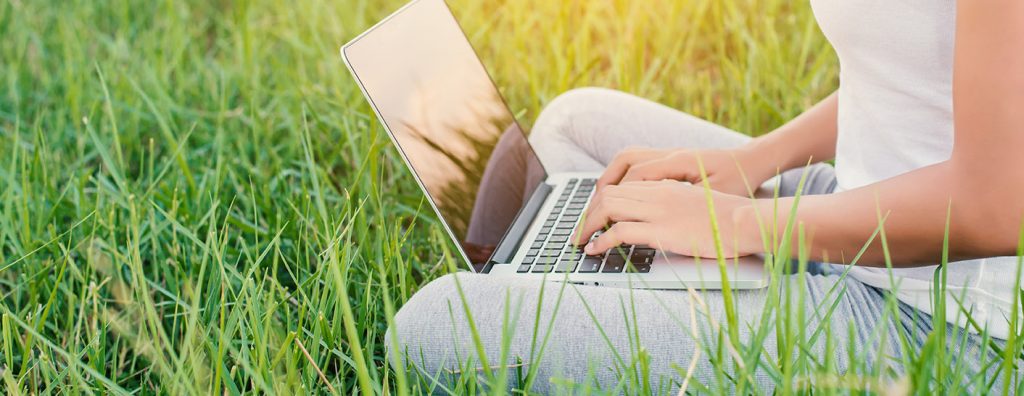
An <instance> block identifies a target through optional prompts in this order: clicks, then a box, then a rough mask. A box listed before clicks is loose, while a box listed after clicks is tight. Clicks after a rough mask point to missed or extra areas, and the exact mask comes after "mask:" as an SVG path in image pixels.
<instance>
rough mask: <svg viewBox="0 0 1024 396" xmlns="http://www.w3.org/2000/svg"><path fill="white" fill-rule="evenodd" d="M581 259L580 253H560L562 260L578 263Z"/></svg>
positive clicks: (581, 254)
mask: <svg viewBox="0 0 1024 396" xmlns="http://www.w3.org/2000/svg"><path fill="white" fill-rule="evenodd" d="M581 257H583V253H582V252H573V253H562V256H561V259H562V260H572V261H579V260H580V258H581Z"/></svg>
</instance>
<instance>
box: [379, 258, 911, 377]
mask: <svg viewBox="0 0 1024 396" xmlns="http://www.w3.org/2000/svg"><path fill="white" fill-rule="evenodd" d="M783 284H784V285H786V286H785V287H784V288H783V292H781V293H778V294H775V295H774V297H773V295H772V294H770V292H769V289H757V290H736V291H733V293H732V298H733V301H732V304H731V306H732V307H733V311H734V313H735V318H736V321H735V322H734V323H732V324H730V323H729V320H728V319H727V315H726V306H727V304H726V301H725V300H724V298H723V295H722V293H720V292H718V291H702V292H695V291H682V290H681V291H651V290H636V289H617V288H608V287H593V286H578V285H571V284H566V283H560V282H538V281H531V280H513V279H509V278H497V277H492V276H487V275H476V274H459V275H458V276H455V275H448V276H445V277H443V278H440V279H438V280H435V281H433V282H431V283H430V284H428V285H427V286H426V287H425V288H424V289H422V290H421V291H419V292H418V293H417V294H416V295H415V296H414V297H413V298H412V299H411V300H410V301H409V302H408V303H407V304H406V305H405V306H404V307H403V308H402V309H401V310H400V311H399V313H398V315H397V316H396V318H395V322H396V327H395V328H394V329H393V331H394V334H395V335H396V336H397V338H398V339H399V340H400V344H401V345H402V347H403V348H404V350H403V351H402V352H403V353H401V354H399V355H398V356H404V357H405V358H407V359H408V362H409V363H411V364H412V365H413V366H414V367H416V368H417V369H418V370H419V371H420V373H421V374H422V375H425V376H427V377H436V378H438V379H440V380H441V381H442V383H448V380H449V379H451V375H452V374H453V373H461V372H465V371H467V370H470V371H477V372H482V368H483V366H484V365H486V366H488V367H491V368H495V369H497V368H499V367H502V365H503V364H504V367H513V368H512V369H510V371H511V373H510V374H509V379H510V383H509V385H510V386H515V385H517V384H516V377H517V375H516V372H519V373H522V374H523V376H524V377H525V376H526V375H529V374H530V373H531V372H533V375H534V378H535V380H534V381H533V382H532V383H531V388H532V389H533V390H534V391H539V392H551V391H553V390H556V389H552V384H553V383H563V384H567V385H569V386H580V385H583V386H586V385H591V386H600V387H601V388H603V389H610V388H614V387H616V386H625V387H627V388H634V389H642V388H643V387H644V386H645V384H646V386H650V388H651V389H652V390H653V391H655V392H657V393H663V392H667V391H673V390H674V389H677V388H678V386H679V385H680V384H681V383H682V382H683V381H684V380H685V378H686V377H687V374H686V373H688V372H689V373H691V374H690V376H691V378H690V380H689V381H690V383H691V384H693V383H695V382H696V383H700V384H702V385H704V386H708V387H711V388H718V389H722V388H730V387H731V385H730V384H729V383H728V382H726V383H720V382H719V381H721V380H726V379H725V378H724V377H720V376H717V375H715V373H720V372H730V371H731V370H732V369H733V367H734V363H735V362H734V361H733V360H732V359H731V358H729V356H731V353H732V352H731V351H751V350H756V351H759V353H760V354H761V356H760V358H759V359H760V360H763V362H765V363H766V364H768V365H771V364H777V362H776V359H777V356H778V354H777V351H778V348H777V341H778V340H779V339H780V338H779V337H778V336H777V334H776V321H777V320H780V316H779V312H782V311H779V310H767V311H766V310H765V307H766V305H769V306H777V305H780V304H787V305H786V307H787V308H786V309H785V312H788V313H792V314H783V315H782V316H781V318H782V320H784V321H789V322H792V323H789V324H788V325H787V326H792V328H793V329H794V331H795V332H794V333H793V334H788V335H784V337H783V338H782V339H787V338H786V337H795V336H800V337H805V339H803V340H802V341H800V345H804V346H810V347H811V348H812V350H811V351H804V352H805V353H806V352H810V353H811V354H813V355H819V354H820V353H822V352H824V351H825V350H826V346H825V344H826V343H828V344H829V347H828V348H830V350H831V351H833V353H834V356H837V359H838V361H832V362H831V363H832V364H833V366H832V367H834V368H835V369H838V370H841V369H842V368H843V367H845V366H846V363H845V361H846V357H847V356H849V353H850V352H852V353H853V354H854V355H856V354H861V353H869V354H873V353H877V352H879V351H885V352H884V353H885V354H886V355H890V354H895V353H896V351H895V350H894V348H898V344H896V343H894V342H889V343H885V344H884V345H883V344H882V343H880V342H878V341H877V340H878V339H882V338H878V337H877V336H875V335H874V334H873V333H874V332H877V331H879V330H881V329H885V330H886V331H889V330H892V329H894V327H893V326H892V325H880V323H879V321H880V320H881V319H880V318H882V317H883V316H882V314H881V313H882V306H883V305H884V298H883V297H882V295H881V294H880V293H879V292H878V291H877V290H875V289H871V288H869V287H866V286H864V285H862V284H860V283H857V282H855V281H850V280H845V279H841V278H839V277H836V276H810V275H809V276H806V277H802V278H797V277H795V276H791V277H787V278H785V280H784V282H783ZM840 284H841V285H842V286H843V287H838V286H837V285H840ZM840 289H845V291H844V292H843V293H839V292H838V290H840ZM787 293H791V294H790V298H789V299H788V301H789V302H786V301H787V298H786V296H787ZM797 296H802V297H801V298H797ZM794 304H802V305H803V307H801V308H802V309H796V308H797V307H796V306H793V305H794ZM822 307H834V308H833V309H821V308H822ZM764 312H769V314H768V315H769V316H770V317H769V318H765V317H763V315H764ZM797 312H802V313H803V314H802V315H803V316H799V317H798V316H796V314H795V313H797ZM825 312H831V313H830V314H825ZM471 323H472V325H471ZM787 323H788V322H787ZM822 324H826V325H822ZM798 329H802V330H798ZM815 329H822V330H821V331H820V333H819V334H818V335H817V336H813V334H814V333H815ZM849 329H853V330H854V331H853V332H850V331H848V330H849ZM731 331H735V332H736V335H737V336H738V340H739V342H740V344H741V345H732V343H731V342H730V337H729V334H730V332H731ZM474 333H475V334H474ZM812 336H813V337H817V338H815V339H814V341H807V339H809V338H810V337H812ZM851 336H853V338H851ZM888 339H889V340H893V339H895V337H891V336H890V337H889V338H888ZM872 340H876V341H872ZM851 345H852V346H855V347H856V350H854V351H848V350H847V348H848V347H849V346H851ZM720 348H723V349H720ZM479 351H483V354H484V355H483V358H481V357H480V355H479V353H478V352H479ZM720 353H724V356H725V359H724V360H722V359H721V356H723V355H721V354H720ZM394 357H397V356H393V358H394ZM874 357H875V355H872V356H871V358H870V359H869V360H870V361H876V360H877V359H874ZM769 378H770V377H769V376H768V374H767V372H766V371H765V370H761V369H759V370H756V371H755V374H754V375H753V376H751V377H750V378H746V379H745V380H746V381H747V383H748V384H749V383H753V384H754V386H756V387H758V388H762V389H767V388H771V387H772V386H771V383H772V381H771V380H770V379H769ZM726 381H729V380H726ZM573 384H574V385H573ZM520 385H521V384H520ZM556 388H557V387H556ZM659 390H660V392H659Z"/></svg>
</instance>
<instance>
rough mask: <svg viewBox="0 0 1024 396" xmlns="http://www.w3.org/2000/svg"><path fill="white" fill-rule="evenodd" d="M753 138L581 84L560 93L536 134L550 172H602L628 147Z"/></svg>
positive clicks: (710, 144) (725, 143)
mask: <svg viewBox="0 0 1024 396" xmlns="http://www.w3.org/2000/svg"><path fill="white" fill-rule="evenodd" d="M749 140H750V137H748V136H746V135H743V134H741V133H739V132H736V131H733V130H731V129H729V128H726V127H723V126H721V125H717V124H714V123H711V122H708V121H705V120H702V119H700V118H697V117H694V116H691V115H689V114H686V113H684V112H681V111H678V110H675V109H672V108H670V107H668V106H665V105H662V104H659V103H656V102H652V101H649V100H647V99H643V98H640V97H637V96H633V95H630V94H627V93H624V92H619V91H614V90H610V89H604V88H580V89H574V90H571V91H568V92H566V93H564V94H562V95H559V96H558V97H557V98H555V99H554V100H553V101H551V103H550V104H548V105H547V107H545V108H544V110H543V111H542V112H541V114H540V116H539V117H538V118H537V122H536V123H534V126H533V130H532V131H531V132H530V143H531V144H532V145H533V147H534V149H535V150H536V151H537V154H538V156H539V157H540V159H541V162H542V163H543V164H544V166H545V167H546V168H547V170H548V171H549V172H572V171H600V170H602V169H604V167H605V165H607V164H608V163H609V162H611V160H612V159H613V158H614V157H615V155H616V154H617V153H618V152H619V151H621V150H622V149H624V148H627V147H633V146H645V147H659V148H669V147H679V148H691V149H704V148H728V147H736V146H740V145H742V144H744V143H746V142H747V141H749Z"/></svg>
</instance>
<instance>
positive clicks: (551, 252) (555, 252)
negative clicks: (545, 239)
mask: <svg viewBox="0 0 1024 396" xmlns="http://www.w3.org/2000/svg"><path fill="white" fill-rule="evenodd" d="M561 254H562V252H561V250H560V249H545V250H544V251H543V252H540V256H541V257H558V256H560V255H561Z"/></svg>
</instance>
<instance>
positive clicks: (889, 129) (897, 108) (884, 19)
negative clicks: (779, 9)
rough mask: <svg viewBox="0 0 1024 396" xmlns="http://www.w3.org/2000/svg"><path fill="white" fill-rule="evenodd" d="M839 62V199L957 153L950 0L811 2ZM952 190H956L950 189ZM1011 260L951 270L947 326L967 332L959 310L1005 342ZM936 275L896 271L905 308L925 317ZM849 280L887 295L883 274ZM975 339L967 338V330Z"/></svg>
mask: <svg viewBox="0 0 1024 396" xmlns="http://www.w3.org/2000/svg"><path fill="white" fill-rule="evenodd" d="M811 4H812V6H813V8H814V14H815V16H816V18H817V20H818V24H819V25H820V26H821V30H822V31H823V32H824V33H825V36H826V37H827V38H828V40H829V41H830V42H831V43H832V46H833V47H835V50H836V53H837V54H838V55H839V65H840V73H839V79H840V84H839V120H838V122H839V125H838V126H839V137H838V142H837V146H836V160H835V164H836V177H837V184H838V190H840V191H841V190H848V189H853V188H857V187H861V186H864V185H867V184H871V183H875V182H878V181H880V180H883V179H887V178H890V177H893V176H896V175H899V174H902V173H906V172H908V171H911V170H914V169H917V168H921V167H924V166H927V165H931V164H935V163H937V162H941V161H945V160H947V159H949V156H950V153H951V152H952V149H953V42H954V38H955V35H956V0H901V1H891V0H811ZM950 188H956V186H950ZM1016 268H1017V259H1016V258H1015V257H997V258H988V259H981V260H969V261H961V262H955V263H951V264H950V265H949V266H948V269H947V271H948V272H947V285H948V287H947V289H948V294H947V298H946V301H947V303H946V308H947V310H946V317H947V318H948V320H949V322H950V323H954V324H958V325H960V326H964V325H965V323H966V318H965V316H964V314H963V313H962V312H960V307H959V306H958V304H957V301H958V300H962V301H963V305H964V307H965V308H966V309H967V310H972V309H973V313H972V314H971V317H972V318H973V319H974V320H975V322H977V323H978V324H979V325H980V326H986V325H987V326H988V330H989V333H990V334H991V335H992V336H995V337H998V338H1004V339H1005V338H1006V337H1007V335H1008V333H1009V324H1008V321H1007V318H1008V317H1009V312H1010V309H1011V306H1010V301H1011V298H1012V296H1013V293H1015V292H1016V290H1018V287H1019V286H1018V285H1017V284H1016V283H1015V275H1016ZM935 270H936V266H934V265H933V266H927V267H916V268H906V269H894V270H893V275H895V277H896V280H897V282H898V283H899V287H898V288H897V290H896V292H895V293H896V296H897V298H899V299H900V300H901V301H903V302H905V303H907V304H909V305H911V306H913V307H915V308H917V309H919V310H921V311H924V312H927V313H932V312H933V307H932V303H931V300H930V298H931V288H932V279H933V276H934V273H935ZM850 274H851V276H853V277H854V278H856V279H858V280H860V281H862V282H864V283H866V284H869V285H872V286H875V287H878V288H883V289H892V281H891V279H890V277H889V274H888V270H887V269H884V268H868V267H856V268H853V269H852V270H851V272H850ZM972 330H973V329H972Z"/></svg>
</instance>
